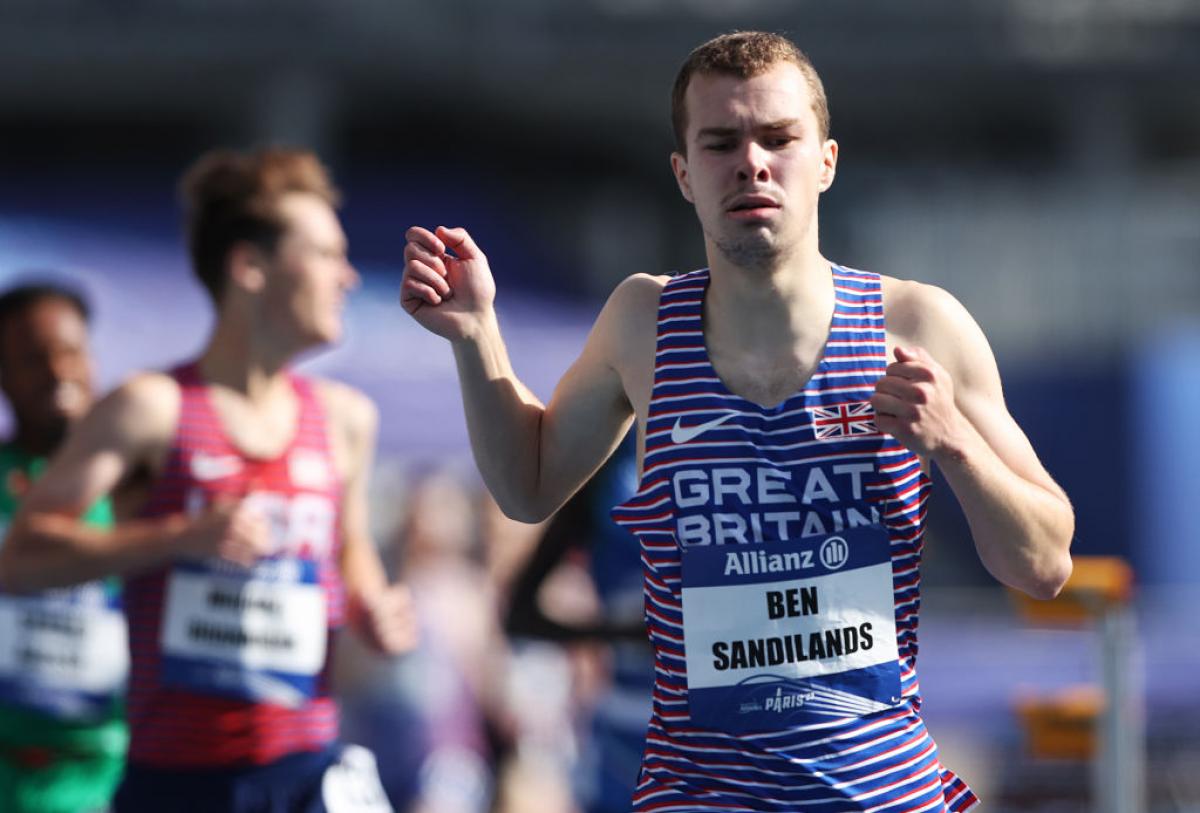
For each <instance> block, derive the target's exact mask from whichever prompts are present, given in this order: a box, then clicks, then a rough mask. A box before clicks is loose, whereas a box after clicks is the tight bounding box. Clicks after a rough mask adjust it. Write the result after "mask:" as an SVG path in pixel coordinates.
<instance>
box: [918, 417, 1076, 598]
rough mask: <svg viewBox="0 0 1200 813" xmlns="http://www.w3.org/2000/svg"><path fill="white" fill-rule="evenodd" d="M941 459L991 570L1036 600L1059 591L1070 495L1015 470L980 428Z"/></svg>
mask: <svg viewBox="0 0 1200 813" xmlns="http://www.w3.org/2000/svg"><path fill="white" fill-rule="evenodd" d="M937 463H938V467H939V468H940V469H941V471H942V474H943V475H945V477H946V481H947V482H948V483H949V484H950V487H951V489H952V490H953V491H954V494H955V496H956V497H957V498H958V501H959V504H960V505H961V506H962V509H963V513H964V514H965V515H966V518H967V522H968V524H969V525H970V527H971V536H972V537H973V538H974V540H975V547H976V549H977V550H978V551H979V557H980V559H981V560H982V561H983V563H984V565H985V566H986V567H987V569H988V570H989V571H990V572H991V574H992V575H993V576H995V577H996V578H997V579H999V580H1000V581H1001V582H1003V583H1004V584H1006V585H1008V586H1009V587H1014V588H1016V589H1018V590H1021V591H1023V592H1026V593H1028V594H1029V595H1031V596H1034V597H1036V598H1052V597H1053V596H1054V595H1056V594H1057V593H1058V591H1059V590H1060V589H1061V588H1062V584H1063V582H1065V581H1066V578H1067V576H1068V575H1069V574H1070V572H1071V564H1070V562H1071V560H1070V552H1069V551H1070V545H1071V537H1072V535H1073V533H1074V527H1075V517H1074V512H1073V511H1072V509H1071V505H1070V503H1069V502H1068V501H1067V499H1066V497H1065V496H1063V495H1061V494H1056V493H1053V492H1051V491H1049V490H1047V489H1046V488H1044V487H1043V486H1041V485H1039V484H1037V483H1032V482H1030V481H1028V480H1026V479H1025V478H1023V477H1021V476H1019V475H1018V474H1016V473H1015V472H1013V471H1012V470H1011V469H1010V468H1009V467H1008V466H1006V465H1005V464H1004V462H1003V461H1002V460H1000V458H999V457H997V455H996V454H995V452H993V451H992V449H991V448H990V447H989V446H988V445H987V443H986V442H985V441H984V440H983V438H982V437H980V436H979V435H978V433H976V432H972V433H971V435H970V436H969V437H967V438H966V442H964V443H963V444H962V445H961V446H960V447H959V448H956V449H954V450H953V451H951V452H948V453H946V454H943V455H940V456H939V457H938V458H937Z"/></svg>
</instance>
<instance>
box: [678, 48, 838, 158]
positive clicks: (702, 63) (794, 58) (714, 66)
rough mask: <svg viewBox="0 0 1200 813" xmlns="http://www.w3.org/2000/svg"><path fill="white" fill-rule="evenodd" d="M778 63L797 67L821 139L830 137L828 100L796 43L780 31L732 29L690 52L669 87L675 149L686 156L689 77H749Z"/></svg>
mask: <svg viewBox="0 0 1200 813" xmlns="http://www.w3.org/2000/svg"><path fill="white" fill-rule="evenodd" d="M780 62H790V63H792V64H793V65H795V66H796V67H797V68H799V69H800V72H801V73H803V74H804V78H805V79H806V80H807V81H808V88H809V90H810V91H811V92H812V103H813V113H815V114H816V116H817V124H818V126H819V127H820V128H821V138H822V139H826V138H829V101H828V100H827V99H826V98H825V86H824V85H822V84H821V77H820V76H818V75H817V69H816V68H814V67H813V64H812V62H811V61H809V58H808V56H807V55H805V53H804V52H803V51H801V50H800V49H799V48H798V47H796V44H795V43H794V42H792V41H791V40H789V39H788V38H787V37H784V36H782V35H780V34H773V33H770V32H767V31H733V32H731V33H728V34H722V35H721V36H719V37H714V38H713V39H711V40H709V41H708V42H706V43H704V44H703V45H701V46H700V47H698V48H696V49H695V50H694V51H692V52H691V53H690V54H689V55H688V58H687V59H686V60H685V61H684V63H683V66H682V67H681V68H680V69H679V74H678V75H677V76H676V77H675V86H674V87H673V88H672V89H671V124H672V126H673V127H674V128H675V148H676V149H677V150H678V151H679V152H680V153H681V154H683V155H687V99H686V97H687V89H688V85H689V84H691V81H692V77H693V76H695V75H696V74H700V73H716V74H724V75H726V76H736V77H737V78H739V79H750V78H751V77H754V76H758V75H760V74H763V73H766V72H767V71H768V70H770V69H771V68H773V67H774V66H775V65H777V64H779V63H780Z"/></svg>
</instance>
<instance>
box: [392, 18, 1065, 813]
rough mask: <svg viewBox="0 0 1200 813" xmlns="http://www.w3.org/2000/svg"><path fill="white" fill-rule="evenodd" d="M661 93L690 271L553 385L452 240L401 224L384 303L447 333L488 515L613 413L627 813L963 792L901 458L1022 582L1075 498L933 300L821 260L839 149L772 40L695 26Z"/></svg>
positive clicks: (900, 805) (873, 802) (602, 321)
mask: <svg viewBox="0 0 1200 813" xmlns="http://www.w3.org/2000/svg"><path fill="white" fill-rule="evenodd" d="M672 101H673V106H672V110H673V119H674V122H675V130H676V139H677V148H676V152H675V153H674V154H673V155H672V156H671V166H672V169H673V170H674V173H675V178H676V180H677V181H678V184H679V188H680V191H681V192H682V193H683V196H684V198H685V199H687V200H688V201H689V202H691V203H692V204H693V205H694V206H695V209H696V213H697V215H698V217H699V220H700V225H701V227H702V228H703V231H704V239H705V247H706V251H707V258H708V263H709V268H707V269H703V270H700V271H695V272H692V273H689V274H684V275H681V276H678V277H675V278H673V279H667V278H665V277H652V276H646V275H640V274H639V275H634V276H632V277H630V278H629V279H627V280H626V281H625V282H623V283H622V284H621V285H620V286H618V288H617V289H616V291H615V292H614V293H613V295H612V297H611V298H610V299H609V301H608V303H607V304H606V305H605V307H604V309H603V311H602V312H601V314H600V316H599V317H598V319H597V322H596V325H595V326H594V328H593V330H592V332H591V335H590V336H589V338H588V340H587V343H586V345H585V347H584V350H583V352H582V354H581V356H580V358H579V359H578V360H577V361H576V362H575V364H574V365H573V366H572V367H571V368H570V369H569V370H568V372H567V373H566V375H565V376H564V378H563V379H562V381H561V382H560V383H559V385H558V388H557V389H556V391H555V393H554V396H553V398H552V399H551V401H550V403H549V405H547V406H543V405H542V404H541V403H540V402H539V401H538V400H537V398H535V397H534V396H533V395H532V394H531V393H530V392H529V390H528V389H526V388H525V387H524V386H523V385H522V384H521V382H520V381H518V380H517V378H516V376H515V375H514V374H513V370H512V367H511V365H510V363H509V360H508V356H507V354H506V351H505V348H504V343H503V341H502V340H501V336H500V333H499V330H498V328H497V322H496V317H495V312H494V310H493V305H492V303H493V298H494V294H495V286H494V283H493V281H492V276H491V273H490V271H489V269H488V264H487V260H486V258H485V257H484V255H483V253H482V252H481V251H480V250H479V248H478V247H477V246H476V245H475V243H474V242H473V241H472V240H471V238H470V236H469V235H468V234H467V232H466V231H465V230H463V229H460V228H456V229H447V228H438V229H437V230H436V231H435V232H430V231H427V230H426V229H423V228H416V227H414V228H412V229H410V230H409V232H408V245H407V247H406V248H405V259H406V265H405V273H404V279H403V282H402V288H401V300H402V302H403V304H404V307H405V308H406V310H408V311H409V312H410V313H411V314H412V315H413V316H414V317H415V318H416V319H417V321H418V322H420V323H421V324H422V325H424V326H425V327H427V328H428V329H430V330H432V331H434V332H436V333H438V334H440V335H442V336H444V337H446V338H448V339H449V340H450V341H451V343H452V346H453V348H454V354H455V359H456V362H457V364H458V369H459V375H460V378H461V381H462V388H463V394H464V401H465V405H466V414H467V423H468V426H469V429H470V435H471V441H472V444H473V448H474V451H475V457H476V460H477V462H478V464H479V468H480V470H481V471H482V473H483V475H484V478H485V480H486V482H487V484H488V486H489V487H490V488H491V490H492V491H493V493H494V494H495V496H496V498H497V500H498V501H499V503H500V505H501V506H502V507H503V508H504V509H505V510H506V511H507V512H508V513H510V514H511V515H512V516H514V517H517V518H520V519H526V520H530V519H537V518H540V517H543V516H545V515H546V514H548V513H549V512H551V511H553V510H554V509H555V508H556V507H557V506H559V505H561V504H562V502H563V501H564V500H565V499H566V498H567V496H568V495H570V494H571V493H572V492H574V491H575V490H576V489H577V488H579V486H580V484H581V483H583V482H584V481H585V480H586V479H587V478H588V477H589V476H590V475H591V474H592V473H593V472H594V471H595V470H596V468H597V466H598V465H599V464H600V463H601V461H603V460H604V458H605V457H606V456H608V455H609V454H610V453H611V452H612V450H613V448H614V446H615V445H616V444H617V442H618V441H619V440H620V438H621V436H622V435H623V433H624V431H625V430H626V428H627V427H628V426H629V424H630V422H631V421H634V420H636V422H637V427H638V433H639V439H640V442H641V461H640V470H641V480H640V488H639V491H638V493H637V494H636V495H635V496H634V497H633V498H631V499H630V500H629V501H627V502H626V503H624V504H623V505H621V506H618V507H617V509H616V510H615V516H616V518H617V519H618V521H620V522H622V523H623V524H625V525H626V526H627V527H629V528H630V530H632V531H633V532H634V533H635V534H637V535H638V537H639V538H640V540H641V543H642V558H643V563H644V573H645V598H646V602H645V606H646V621H647V625H648V627H649V633H650V638H651V642H652V644H653V647H654V651H655V665H656V672H657V677H656V685H655V693H654V706H653V712H652V716H651V720H650V728H649V733H648V735H647V740H646V751H645V755H644V757H643V761H642V770H641V774H640V776H639V779H638V785H637V789H636V792H635V795H634V801H633V808H634V809H635V810H638V811H651V810H653V811H689V812H690V813H694V811H697V810H706V811H707V810H721V811H735V810H736V811H798V810H803V811H849V810H889V811H918V810H920V811H927V810H947V809H949V810H955V811H957V810H964V809H967V808H969V807H971V806H972V805H973V804H974V803H975V797H974V795H973V794H972V793H971V791H970V790H969V789H967V787H966V785H965V784H963V783H962V781H961V780H959V779H958V778H957V777H955V776H954V775H953V774H952V773H951V772H950V771H948V770H946V769H945V768H944V767H942V765H941V763H940V761H939V758H938V753H937V749H936V747H935V745H934V744H933V742H932V740H931V739H930V737H929V734H928V733H927V731H926V730H925V727H924V725H923V723H922V721H921V718H920V717H919V716H918V711H919V708H920V699H919V693H918V688H917V681H916V674H915V671H914V666H915V660H916V651H917V638H916V631H917V624H916V621H917V607H918V584H919V581H918V567H917V565H918V559H919V556H920V551H921V538H922V531H923V523H924V516H925V512H924V500H925V497H926V495H927V493H928V490H929V480H928V477H927V476H926V471H925V469H926V468H927V466H928V464H929V463H930V462H931V461H933V462H936V463H937V464H938V466H939V467H940V468H941V469H942V471H943V473H944V474H945V476H946V478H947V480H948V481H949V483H950V486H951V487H952V489H953V490H954V493H955V495H956V496H957V498H958V500H959V502H960V503H961V504H962V507H963V509H964V511H965V513H966V515H967V518H968V520H969V522H970V526H971V531H972V535H973V537H974V541H975V546H976V548H977V550H978V552H979V555H980V557H981V559H982V560H983V562H984V564H985V565H986V566H987V567H988V569H989V570H990V571H991V572H992V573H993V574H994V575H995V576H996V577H997V578H998V579H999V580H1000V581H1002V582H1004V583H1005V584H1008V585H1011V586H1013V587H1016V588H1018V589H1021V590H1024V591H1026V592H1028V593H1031V594H1033V595H1035V596H1039V597H1049V596H1052V595H1054V594H1055V593H1056V592H1057V591H1058V590H1059V589H1060V588H1061V586H1062V584H1063V582H1064V581H1065V579H1066V578H1067V576H1068V574H1069V573H1070V570H1071V560H1070V555H1069V544H1070V540H1071V535H1072V532H1073V525H1074V517H1073V513H1072V510H1071V507H1070V504H1069V503H1068V501H1067V498H1066V496H1065V495H1064V493H1063V492H1062V490H1061V489H1060V488H1059V487H1058V486H1057V485H1056V484H1055V483H1054V482H1053V480H1052V479H1051V478H1050V476H1049V475H1048V474H1047V473H1046V471H1045V469H1044V468H1043V467H1042V465H1041V464H1040V463H1039V461H1038V459H1037V457H1036V455H1035V454H1034V452H1033V449H1032V448H1031V447H1030V444H1029V442H1028V441H1027V440H1026V438H1025V436H1024V434H1023V433H1022V432H1021V430H1020V429H1019V428H1018V426H1017V425H1016V423H1015V422H1014V421H1013V419H1012V418H1011V416H1010V415H1009V414H1008V411H1007V409H1006V407H1005V405H1004V401H1003V398H1002V395H1001V389H1000V380H999V375H998V373H997V369H996V364H995V361H994V359H993V357H992V353H991V351H990V349H989V348H988V345H987V342H986V341H985V339H984V337H983V335H982V333H981V332H980V330H979V328H978V327H977V326H976V324H975V322H974V321H973V320H972V319H971V317H970V316H969V315H968V314H967V312H966V311H965V310H964V309H963V308H962V306H961V305H959V303H958V302H957V301H955V300H954V299H953V298H952V297H951V296H950V295H948V294H947V293H945V292H944V291H941V290H938V289H937V288H933V287H931V286H927V285H921V284H918V283H915V282H908V281H902V280H898V279H891V278H888V277H880V276H879V275H877V274H872V273H865V272H861V271H853V270H850V269H847V268H843V267H841V266H837V265H833V264H831V263H830V262H829V261H828V260H826V259H825V258H824V257H822V256H821V254H820V251H819V248H818V217H817V208H818V207H817V202H818V199H819V197H820V195H821V193H822V192H824V191H825V190H826V189H828V188H829V186H830V184H832V182H833V179H834V173H835V170H836V167H837V157H838V146H837V143H836V142H835V141H832V140H830V138H829V117H828V111H827V106H826V101H825V95H824V91H823V89H822V86H821V82H820V80H819V78H818V77H817V74H816V72H815V70H814V69H813V67H812V65H811V64H810V63H809V61H808V60H807V58H806V57H805V56H804V55H803V54H802V53H801V52H800V51H799V50H798V49H797V48H796V46H795V45H794V44H793V43H791V42H789V41H788V40H786V39H785V38H783V37H780V36H777V35H774V34H765V33H737V34H730V35H725V36H721V37H718V38H716V39H714V40H712V41H711V42H708V43H705V44H704V45H702V46H700V47H699V48H698V49H696V50H695V51H694V52H693V53H692V54H691V56H690V57H689V58H688V59H687V61H686V62H685V64H684V66H683V68H682V69H681V71H680V73H679V76H678V77H677V81H676V84H675V90H674V93H673V100H672ZM885 315H886V324H885V320H884V317H885ZM889 362H890V363H889Z"/></svg>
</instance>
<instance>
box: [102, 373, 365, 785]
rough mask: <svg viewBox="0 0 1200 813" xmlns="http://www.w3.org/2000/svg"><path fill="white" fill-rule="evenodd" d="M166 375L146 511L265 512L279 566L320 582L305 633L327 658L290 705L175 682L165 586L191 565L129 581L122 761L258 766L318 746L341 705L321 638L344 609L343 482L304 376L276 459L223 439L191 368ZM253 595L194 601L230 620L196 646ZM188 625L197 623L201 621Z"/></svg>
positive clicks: (234, 623) (227, 631) (328, 736)
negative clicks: (173, 405)
mask: <svg viewBox="0 0 1200 813" xmlns="http://www.w3.org/2000/svg"><path fill="white" fill-rule="evenodd" d="M172 376H173V377H174V378H175V380H176V381H177V382H178V384H179V390H180V395H181V403H180V412H179V423H178V427H177V429H176V434H175V438H174V441H173V442H172V444H171V448H170V450H169V452H168V454H167V460H166V465H165V467H164V470H163V472H162V475H161V476H160V477H159V478H158V479H157V480H156V481H155V483H154V484H153V486H152V487H151V491H150V494H149V496H148V498H147V502H146V505H145V508H144V509H143V512H142V513H143V516H145V517H165V516H169V515H173V514H179V513H188V514H196V513H198V512H201V511H203V510H205V509H206V508H207V507H208V506H211V505H212V504H213V503H214V502H217V501H219V500H222V499H239V498H245V499H251V500H254V501H255V504H256V505H258V506H259V507H260V508H261V509H262V512H263V514H264V515H265V516H266V518H267V521H268V523H269V525H270V528H271V535H272V540H273V541H275V543H276V545H277V550H278V551H279V557H280V559H281V560H283V564H284V565H285V566H288V565H290V564H296V565H297V566H303V567H305V568H308V571H309V572H310V573H315V585H316V586H314V587H312V588H310V589H309V590H308V591H307V595H306V598H307V599H309V601H308V602H307V604H306V608H307V607H311V605H312V604H314V603H315V604H318V605H323V607H324V610H323V611H324V614H325V618H326V622H327V623H326V625H324V626H325V627H326V628H325V629H324V631H323V632H317V631H315V630H314V631H312V632H311V634H312V635H315V636H318V638H317V640H318V641H320V645H321V646H322V647H323V648H324V651H325V655H324V662H323V665H318V666H316V667H313V668H314V670H315V671H316V676H315V684H314V691H313V692H312V696H311V697H308V698H307V699H304V700H302V701H301V702H299V703H298V704H292V705H281V704H273V703H269V702H262V701H254V700H248V699H241V698H237V697H231V696H222V695H221V694H220V693H219V692H218V693H212V692H208V691H196V690H191V689H189V688H180V684H178V683H175V682H172V681H171V680H169V679H166V678H165V676H166V675H167V674H169V673H168V672H165V671H164V666H165V663H166V662H168V661H169V660H170V659H168V658H167V657H166V656H165V655H164V647H165V643H164V641H166V640H168V638H169V635H168V634H167V631H168V629H169V624H168V623H167V621H166V620H165V619H166V618H167V616H168V613H169V607H170V602H171V600H172V593H171V590H174V589H175V585H177V584H179V583H180V582H179V581H178V579H179V576H180V574H181V573H186V570H185V568H186V567H187V564H186V563H184V562H182V561H177V562H175V563H174V564H173V565H171V566H168V567H163V568H159V569H156V570H152V571H149V572H146V573H144V574H141V575H139V576H137V577H135V578H131V579H130V580H128V582H127V584H126V587H125V593H124V596H125V609H126V614H127V616H128V620H129V642H130V654H131V661H132V670H131V676H130V683H129V698H128V714H129V727H130V733H131V744H130V749H129V758H130V762H131V763H132V764H134V765H139V766H146V767H151V768H160V769H174V768H221V767H234V766H244V765H264V764H266V763H269V762H272V761H275V760H277V759H280V758H281V757H284V756H287V755H289V754H294V753H297V752H301V751H316V750H319V749H321V748H324V747H325V746H326V745H328V744H329V743H331V742H332V741H333V740H334V739H335V738H336V737H337V733H338V712H337V706H336V704H335V702H334V700H333V698H332V697H331V696H330V687H329V666H330V662H329V647H328V643H330V639H331V637H332V633H333V631H334V629H335V628H336V627H339V626H341V625H342V623H343V620H344V616H345V596H344V587H343V585H342V582H341V575H340V571H339V569H338V561H339V557H340V548H341V536H340V532H339V531H338V530H337V529H338V528H339V527H340V525H339V522H338V520H339V519H340V505H341V491H342V485H341V483H340V481H339V479H338V476H337V474H336V470H335V468H334V464H333V458H332V455H331V453H330V448H329V443H328V438H327V431H326V416H325V411H324V408H323V407H322V405H321V403H320V402H319V400H318V398H317V395H316V393H315V392H314V388H313V385H312V384H311V383H310V382H309V381H307V380H306V379H304V378H301V377H298V376H294V375H290V374H289V378H290V381H291V383H292V386H293V389H294V391H295V394H296V398H297V400H298V403H299V414H298V418H297V426H296V431H295V434H294V436H293V438H292V441H291V443H290V444H289V445H288V447H287V448H286V449H285V450H284V451H283V453H281V454H280V455H279V456H278V457H275V458H272V459H259V458H252V457H247V456H246V455H244V454H242V453H241V452H240V451H239V450H238V449H236V448H235V447H234V446H233V445H232V443H231V442H230V440H229V439H228V436H227V435H226V433H225V431H224V429H223V428H222V426H221V423H220V420H219V419H218V416H217V414H216V412H215V410H214V409H213V406H212V403H211V401H210V400H209V390H208V387H207V386H206V384H205V382H204V381H203V380H202V379H201V378H200V376H199V372H198V370H197V368H196V366H195V365H194V364H191V365H185V366H183V367H180V368H178V369H176V370H174V371H173V372H172ZM277 561H278V560H277ZM200 584H202V585H203V584H204V583H203V582H200ZM318 586H319V589H318ZM251 595H254V594H252V593H245V592H238V590H237V589H236V588H234V589H232V590H229V591H227V592H224V593H222V592H220V591H219V590H217V589H208V592H207V593H202V594H201V598H200V599H198V600H199V601H200V602H201V603H202V602H203V601H204V600H205V599H208V600H214V599H219V600H220V602H223V604H218V606H216V607H215V609H214V608H207V609H208V611H209V616H208V617H209V618H215V619H217V621H220V620H221V615H220V614H219V611H221V610H222V609H225V610H229V611H230V616H229V617H230V619H231V620H230V621H229V622H228V625H227V626H226V627H224V632H222V631H221V630H220V629H218V631H217V632H216V633H214V632H212V631H211V628H206V629H209V632H207V633H206V634H207V638H204V636H199V637H200V638H201V640H200V641H199V643H198V645H204V644H206V643H207V644H212V643H213V642H214V638H215V639H216V643H218V644H220V643H225V644H228V642H229V640H230V639H229V638H228V637H226V638H224V639H222V638H221V635H222V634H223V635H226V636H229V635H236V634H238V624H239V623H245V622H239V620H238V619H239V616H238V615H237V611H239V610H240V609H243V608H241V607H239V606H238V602H239V601H245V600H247V599H246V597H247V596H251ZM264 606H266V607H267V610H270V609H271V608H270V607H269V605H264ZM283 606H285V607H289V606H290V605H287V604H284V605H283ZM253 609H254V608H251V611H253ZM259 609H260V610H261V609H262V607H260V608H259ZM190 623H192V624H193V626H194V625H195V624H196V623H197V622H195V621H194V620H193V621H192V622H190ZM243 629H249V628H248V627H243ZM321 639H323V640H321ZM310 650H316V651H317V652H318V654H317V655H316V658H317V659H318V660H319V659H320V657H321V656H320V654H319V648H318V647H310ZM310 680H311V679H310Z"/></svg>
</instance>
